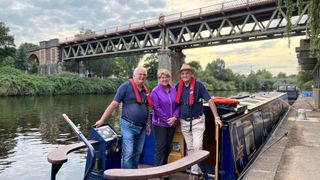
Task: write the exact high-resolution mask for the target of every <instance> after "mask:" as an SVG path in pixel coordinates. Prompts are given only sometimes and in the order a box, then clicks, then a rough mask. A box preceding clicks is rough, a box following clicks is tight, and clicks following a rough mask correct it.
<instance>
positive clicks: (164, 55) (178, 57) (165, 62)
mask: <svg viewBox="0 0 320 180" xmlns="http://www.w3.org/2000/svg"><path fill="white" fill-rule="evenodd" d="M158 57H159V68H163V69H168V70H169V72H170V73H171V75H172V78H171V81H172V82H173V83H174V84H175V83H176V82H178V81H179V79H180V75H179V72H178V71H179V69H180V67H181V66H182V64H183V63H184V62H185V57H186V56H185V55H184V54H183V53H182V50H181V49H175V50H174V51H171V50H170V49H159V50H158Z"/></svg>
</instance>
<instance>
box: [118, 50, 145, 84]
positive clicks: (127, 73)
mask: <svg viewBox="0 0 320 180" xmlns="http://www.w3.org/2000/svg"><path fill="white" fill-rule="evenodd" d="M142 56H143V55H141V54H139V55H131V56H126V57H116V58H115V59H114V60H115V62H116V65H115V67H114V68H115V71H114V74H115V75H117V76H120V77H125V78H130V77H132V74H133V70H134V69H135V68H136V67H137V66H138V64H139V62H140V60H141V58H142Z"/></svg>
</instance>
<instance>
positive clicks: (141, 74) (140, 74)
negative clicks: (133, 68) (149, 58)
mask: <svg viewBox="0 0 320 180" xmlns="http://www.w3.org/2000/svg"><path fill="white" fill-rule="evenodd" d="M137 75H138V76H147V74H143V73H139V74H137Z"/></svg>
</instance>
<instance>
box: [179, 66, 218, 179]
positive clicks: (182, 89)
mask: <svg viewBox="0 0 320 180" xmlns="http://www.w3.org/2000/svg"><path fill="white" fill-rule="evenodd" d="M179 72H180V82H179V83H178V84H177V86H176V88H177V98H176V103H177V104H179V108H180V118H181V119H180V123H181V131H182V134H183V136H184V139H185V141H186V144H187V150H188V154H192V153H193V152H194V151H197V150H201V149H202V144H203V134H204V130H205V116H204V114H203V113H204V109H203V105H202V100H205V101H208V102H209V105H210V108H211V111H212V113H213V115H214V117H215V123H216V125H219V126H220V127H221V125H222V122H221V120H220V117H219V115H218V113H217V108H216V106H215V104H214V102H213V101H211V97H210V95H209V93H208V91H207V89H206V88H205V87H204V85H203V84H202V83H201V82H200V81H198V80H196V79H195V78H194V72H195V71H194V69H192V68H191V67H190V66H189V65H188V64H183V65H182V67H181V69H180V70H179ZM191 173H192V174H199V173H200V171H199V167H198V166H197V165H195V166H192V167H191Z"/></svg>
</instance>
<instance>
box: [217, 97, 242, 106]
mask: <svg viewBox="0 0 320 180" xmlns="http://www.w3.org/2000/svg"><path fill="white" fill-rule="evenodd" d="M211 99H212V100H213V102H214V103H216V104H227V105H237V104H239V103H240V102H239V101H238V100H236V99H231V98H225V97H212V98H211Z"/></svg>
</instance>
